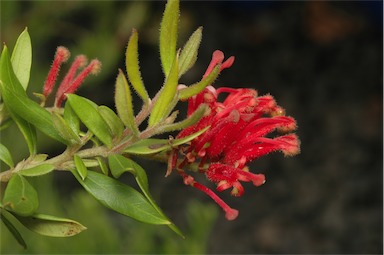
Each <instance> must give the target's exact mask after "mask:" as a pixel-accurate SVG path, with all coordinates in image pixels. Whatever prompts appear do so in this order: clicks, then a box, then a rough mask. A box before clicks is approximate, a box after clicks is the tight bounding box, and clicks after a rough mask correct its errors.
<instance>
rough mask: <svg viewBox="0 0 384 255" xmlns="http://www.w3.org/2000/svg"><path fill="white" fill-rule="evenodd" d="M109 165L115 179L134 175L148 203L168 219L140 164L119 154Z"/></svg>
mask: <svg viewBox="0 0 384 255" xmlns="http://www.w3.org/2000/svg"><path fill="white" fill-rule="evenodd" d="M108 164H109V166H110V168H111V173H112V175H113V177H115V178H119V177H120V175H121V174H123V173H124V172H129V173H131V174H133V175H134V176H135V179H136V182H137V184H139V187H140V189H141V191H142V192H143V193H144V195H145V197H146V198H147V199H148V201H149V202H150V203H151V204H152V206H153V207H154V208H155V210H156V211H158V212H159V213H160V214H161V215H163V216H164V217H166V216H165V214H164V213H163V211H162V210H161V209H160V207H159V206H158V205H157V204H156V202H155V200H154V199H153V198H152V196H151V194H150V191H149V187H148V177H147V174H146V172H145V170H144V169H143V168H142V167H141V166H140V165H139V164H137V163H136V162H135V161H133V160H131V159H129V158H126V157H124V156H122V155H119V154H114V155H111V156H109V157H108ZM169 227H170V228H171V229H172V230H174V231H175V232H176V233H177V234H179V235H180V236H183V234H182V233H181V231H180V230H179V229H178V228H177V227H176V226H175V225H174V224H173V223H171V224H170V225H169Z"/></svg>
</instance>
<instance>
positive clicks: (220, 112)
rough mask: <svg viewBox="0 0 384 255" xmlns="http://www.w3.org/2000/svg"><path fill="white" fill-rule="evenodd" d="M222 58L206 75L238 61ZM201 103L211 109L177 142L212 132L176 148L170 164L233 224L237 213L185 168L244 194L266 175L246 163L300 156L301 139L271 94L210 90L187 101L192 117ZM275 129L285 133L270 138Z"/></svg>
mask: <svg viewBox="0 0 384 255" xmlns="http://www.w3.org/2000/svg"><path fill="white" fill-rule="evenodd" d="M223 60H224V55H223V53H222V52H220V51H215V53H214V54H213V58H212V61H211V64H210V65H209V67H208V69H207V72H206V73H205V74H204V76H206V75H208V74H209V73H210V72H211V71H212V69H213V68H214V67H215V66H216V65H217V64H221V69H224V68H228V67H230V66H231V65H232V63H233V60H234V58H233V57H231V58H229V59H228V60H227V61H225V62H224V63H222V61H223ZM223 93H226V94H227V96H226V98H225V100H224V101H223V102H219V101H218V96H219V95H220V94H223ZM201 104H207V105H208V106H209V111H208V112H207V113H206V115H205V116H204V117H203V118H202V119H200V121H199V122H197V123H196V124H195V125H193V126H190V127H188V128H186V129H184V130H183V131H181V132H180V133H179V134H178V135H177V138H182V137H185V136H188V135H190V134H193V133H195V132H197V131H199V130H201V129H203V128H205V127H207V126H210V128H209V129H208V130H207V131H206V132H204V133H203V134H202V135H200V136H199V137H197V138H195V139H194V140H192V141H191V142H190V144H189V145H188V146H187V147H182V148H179V150H175V151H174V152H173V153H172V155H171V159H170V161H169V162H170V166H169V169H170V170H171V169H174V168H176V170H177V171H178V172H179V173H180V174H181V175H182V176H183V178H184V183H185V184H187V185H191V186H193V187H195V188H198V189H200V190H202V191H203V192H205V193H206V194H207V195H209V196H210V197H211V198H212V199H214V200H215V202H216V203H218V204H219V205H220V206H221V207H222V208H223V209H224V211H225V212H226V217H227V219H229V220H232V219H235V218H236V217H237V214H238V212H237V211H236V210H234V209H232V208H230V207H229V206H228V205H227V204H226V203H225V202H224V201H223V200H221V199H220V198H219V197H218V196H217V195H216V194H215V193H214V192H213V191H211V190H210V189H208V188H207V187H205V186H203V185H202V184H199V183H197V182H196V181H194V179H193V177H191V176H190V175H188V174H186V173H185V172H184V170H183V168H184V167H186V166H187V165H189V164H191V163H196V162H197V163H198V165H199V171H200V172H203V173H205V175H206V177H207V178H208V179H209V180H210V181H212V182H214V183H216V184H217V190H218V191H223V190H226V189H229V188H232V191H231V194H232V195H235V196H241V195H242V194H243V193H244V188H243V186H242V184H241V183H240V182H252V183H253V184H254V185H255V186H260V185H262V184H263V183H264V182H265V177H264V175H263V174H253V173H251V172H250V171H249V169H248V167H247V166H246V165H247V164H248V163H250V162H251V161H253V160H255V159H257V158H259V157H261V156H263V155H266V154H268V153H270V152H274V151H282V152H283V154H284V155H286V156H293V155H296V154H298V153H299V152H300V141H299V139H298V137H297V136H296V135H295V134H286V133H289V132H291V131H293V130H295V129H296V122H295V120H294V119H293V118H292V117H287V116H284V110H283V109H282V108H281V107H280V106H278V105H277V104H276V102H275V100H274V99H273V97H272V96H270V95H266V96H258V95H257V92H256V90H253V89H245V88H241V89H233V88H219V89H217V90H216V89H215V88H214V87H212V86H208V87H207V88H206V89H204V90H203V91H202V92H201V93H199V94H197V95H196V96H193V97H192V98H190V99H189V100H188V116H189V115H191V114H192V113H193V112H194V111H195V110H196V109H197V108H198V107H199V106H200V105H201ZM275 130H277V131H278V132H283V133H285V134H284V135H280V136H275V137H274V138H273V137H271V134H275V133H274V131H275ZM267 135H268V137H267ZM179 154H180V155H184V159H183V160H181V162H180V163H179V164H177V156H178V155H179ZM167 174H169V172H168V173H167Z"/></svg>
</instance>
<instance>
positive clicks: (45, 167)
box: [19, 164, 55, 177]
mask: <svg viewBox="0 0 384 255" xmlns="http://www.w3.org/2000/svg"><path fill="white" fill-rule="evenodd" d="M54 169H55V166H53V165H51V164H41V165H38V166H35V167H31V168H28V169H23V170H20V172H19V174H21V175H23V176H30V177H33V176H40V175H44V174H47V173H50V172H52V171H53V170H54Z"/></svg>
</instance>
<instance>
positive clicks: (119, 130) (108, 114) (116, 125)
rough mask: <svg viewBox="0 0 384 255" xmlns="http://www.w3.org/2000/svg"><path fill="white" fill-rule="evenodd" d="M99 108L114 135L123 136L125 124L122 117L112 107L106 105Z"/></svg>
mask: <svg viewBox="0 0 384 255" xmlns="http://www.w3.org/2000/svg"><path fill="white" fill-rule="evenodd" d="M97 109H98V111H99V113H100V115H101V117H103V119H104V120H105V122H106V123H107V124H108V127H109V129H110V130H111V133H112V135H113V136H116V137H118V138H121V136H122V135H123V131H124V124H123V122H122V121H121V120H120V118H119V117H117V115H116V113H115V112H114V111H113V110H112V109H111V108H109V107H107V106H104V105H102V106H99V107H98V108H97Z"/></svg>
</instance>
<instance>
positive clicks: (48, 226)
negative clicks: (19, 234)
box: [17, 214, 87, 237]
mask: <svg viewBox="0 0 384 255" xmlns="http://www.w3.org/2000/svg"><path fill="white" fill-rule="evenodd" d="M17 219H18V220H19V221H20V222H21V223H23V225H24V226H26V227H27V228H28V229H30V230H32V231H33V232H36V233H38V234H40V235H44V236H51V237H68V236H74V235H77V234H79V233H80V232H81V231H83V230H85V229H87V228H86V227H84V226H83V225H81V224H80V223H78V222H76V221H74V220H70V219H65V218H59V217H56V216H51V215H44V214H34V215H32V216H30V217H20V216H17Z"/></svg>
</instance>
